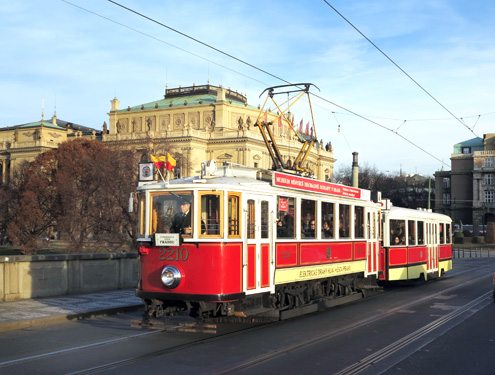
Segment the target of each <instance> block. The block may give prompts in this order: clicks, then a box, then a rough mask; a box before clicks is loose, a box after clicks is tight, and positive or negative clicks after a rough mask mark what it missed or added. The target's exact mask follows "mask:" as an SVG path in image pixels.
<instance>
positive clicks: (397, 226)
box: [390, 219, 406, 246]
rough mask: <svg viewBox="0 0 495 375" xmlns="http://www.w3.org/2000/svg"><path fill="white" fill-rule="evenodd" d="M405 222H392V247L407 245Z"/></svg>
mask: <svg viewBox="0 0 495 375" xmlns="http://www.w3.org/2000/svg"><path fill="white" fill-rule="evenodd" d="M405 229H406V222H405V220H392V219H391V220H390V246H394V245H395V246H397V245H405V244H406V230H405Z"/></svg>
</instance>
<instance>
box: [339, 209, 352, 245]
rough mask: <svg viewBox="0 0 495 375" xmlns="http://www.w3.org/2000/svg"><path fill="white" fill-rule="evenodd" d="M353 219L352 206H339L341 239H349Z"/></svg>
mask: <svg viewBox="0 0 495 375" xmlns="http://www.w3.org/2000/svg"><path fill="white" fill-rule="evenodd" d="M350 219H351V206H349V205H347V204H340V205H339V238H349V237H350V233H349V228H350Z"/></svg>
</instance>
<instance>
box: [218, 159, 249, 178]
mask: <svg viewBox="0 0 495 375" xmlns="http://www.w3.org/2000/svg"><path fill="white" fill-rule="evenodd" d="M222 167H223V175H224V176H225V177H243V178H252V179H256V174H257V172H258V169H257V168H252V167H246V166H245V165H241V164H235V163H231V162H225V163H223V166H222Z"/></svg>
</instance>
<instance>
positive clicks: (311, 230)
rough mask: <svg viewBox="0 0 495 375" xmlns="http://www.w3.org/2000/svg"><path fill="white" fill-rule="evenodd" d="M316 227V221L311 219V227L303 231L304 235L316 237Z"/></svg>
mask: <svg viewBox="0 0 495 375" xmlns="http://www.w3.org/2000/svg"><path fill="white" fill-rule="evenodd" d="M315 228H316V222H315V221H314V220H311V221H310V222H309V227H308V229H306V230H305V231H304V232H303V237H305V238H315Z"/></svg>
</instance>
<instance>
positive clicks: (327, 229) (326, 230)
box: [322, 220, 333, 238]
mask: <svg viewBox="0 0 495 375" xmlns="http://www.w3.org/2000/svg"><path fill="white" fill-rule="evenodd" d="M322 234H323V238H332V237H333V222H329V221H328V220H325V221H324V222H323V230H322Z"/></svg>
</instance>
